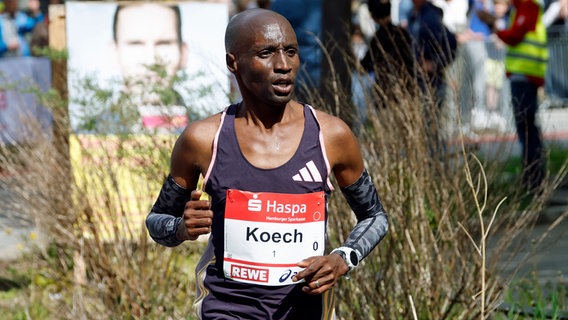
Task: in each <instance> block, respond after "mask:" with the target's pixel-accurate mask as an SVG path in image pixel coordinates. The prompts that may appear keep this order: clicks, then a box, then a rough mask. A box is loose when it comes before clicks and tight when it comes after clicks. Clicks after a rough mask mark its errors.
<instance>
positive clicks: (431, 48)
mask: <svg viewBox="0 0 568 320" xmlns="http://www.w3.org/2000/svg"><path fill="white" fill-rule="evenodd" d="M413 4H414V6H413V11H412V14H411V15H410V19H409V20H408V31H409V33H410V35H411V36H412V38H413V43H414V55H415V57H416V60H417V64H418V65H419V66H420V67H421V70H419V72H418V79H419V83H420V85H421V87H422V89H423V90H428V89H429V88H430V87H431V88H433V89H434V91H435V92H434V97H435V98H436V100H437V101H436V104H438V105H439V106H440V107H441V106H442V105H443V103H444V102H445V97H446V89H447V88H446V79H445V78H446V77H445V69H446V67H448V66H449V65H450V64H451V63H452V62H453V59H454V58H455V53H456V49H457V43H456V39H455V37H454V35H453V34H452V33H451V32H449V30H448V29H447V28H446V27H445V25H444V24H443V11H442V9H440V8H439V7H436V6H434V5H433V4H432V3H431V2H429V1H428V0H413Z"/></svg>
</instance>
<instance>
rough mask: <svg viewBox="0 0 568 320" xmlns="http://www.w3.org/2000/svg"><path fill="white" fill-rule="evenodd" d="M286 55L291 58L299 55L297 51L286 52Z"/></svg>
mask: <svg viewBox="0 0 568 320" xmlns="http://www.w3.org/2000/svg"><path fill="white" fill-rule="evenodd" d="M286 54H287V55H288V56H289V57H293V56H295V55H296V54H298V50H296V49H288V50H286Z"/></svg>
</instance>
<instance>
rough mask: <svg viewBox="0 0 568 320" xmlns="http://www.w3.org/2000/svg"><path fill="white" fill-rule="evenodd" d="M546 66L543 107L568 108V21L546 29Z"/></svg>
mask: <svg viewBox="0 0 568 320" xmlns="http://www.w3.org/2000/svg"><path fill="white" fill-rule="evenodd" d="M547 37H548V38H547V43H548V52H549V59H548V67H547V73H546V82H545V93H546V99H545V100H544V101H543V107H545V108H547V107H561V108H568V21H567V22H566V23H564V24H562V25H552V26H550V27H548V29H547Z"/></svg>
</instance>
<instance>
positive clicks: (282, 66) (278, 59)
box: [274, 50, 292, 72]
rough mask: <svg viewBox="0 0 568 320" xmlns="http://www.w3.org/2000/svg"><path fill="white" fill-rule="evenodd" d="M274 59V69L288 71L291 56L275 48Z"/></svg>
mask: <svg viewBox="0 0 568 320" xmlns="http://www.w3.org/2000/svg"><path fill="white" fill-rule="evenodd" d="M274 59H275V61H274V69H275V70H280V71H284V72H288V71H290V69H291V68H292V67H291V64H290V59H291V58H290V57H289V56H288V54H286V52H284V51H283V50H277V51H276V53H275V55H274Z"/></svg>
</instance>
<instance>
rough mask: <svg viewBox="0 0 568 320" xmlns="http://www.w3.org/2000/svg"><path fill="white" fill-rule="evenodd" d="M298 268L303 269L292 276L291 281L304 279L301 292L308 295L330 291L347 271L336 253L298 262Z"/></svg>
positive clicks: (347, 268) (345, 264)
mask: <svg viewBox="0 0 568 320" xmlns="http://www.w3.org/2000/svg"><path fill="white" fill-rule="evenodd" d="M298 266H299V267H302V268H305V269H304V270H302V271H300V272H298V274H296V275H295V276H293V277H292V280H294V281H300V280H301V279H304V280H305V281H306V285H305V286H304V287H303V288H302V290H303V291H304V292H306V293H309V294H322V293H324V292H325V291H327V290H329V289H331V288H332V287H333V286H335V284H336V283H337V281H338V280H339V278H341V276H343V275H344V274H346V273H347V271H349V267H348V266H347V263H345V260H343V258H342V257H341V256H340V255H338V254H336V253H332V254H330V255H327V256H317V257H310V258H307V259H304V260H302V261H300V262H298Z"/></svg>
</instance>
